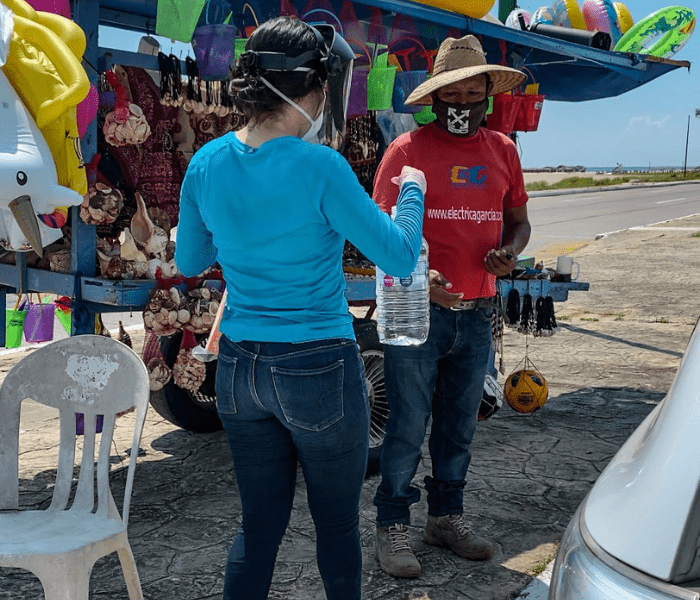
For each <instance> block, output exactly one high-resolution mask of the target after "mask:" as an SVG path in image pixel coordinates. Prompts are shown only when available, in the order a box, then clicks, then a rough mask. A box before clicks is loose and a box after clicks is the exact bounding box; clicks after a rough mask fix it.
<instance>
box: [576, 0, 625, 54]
mask: <svg viewBox="0 0 700 600" xmlns="http://www.w3.org/2000/svg"><path fill="white" fill-rule="evenodd" d="M581 11H582V12H583V19H584V21H585V22H586V29H588V31H605V32H607V33H609V34H610V37H612V43H613V46H614V45H615V44H617V42H618V41H619V40H620V38H621V37H622V29H621V28H620V22H619V21H618V18H617V12H615V7H614V6H613V2H612V0H585V2H584V3H583V7H582V9H581Z"/></svg>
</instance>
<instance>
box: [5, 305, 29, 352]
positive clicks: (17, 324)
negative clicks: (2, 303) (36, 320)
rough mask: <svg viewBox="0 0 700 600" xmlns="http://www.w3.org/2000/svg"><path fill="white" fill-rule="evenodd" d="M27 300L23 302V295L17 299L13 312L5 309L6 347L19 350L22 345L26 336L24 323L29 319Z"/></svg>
mask: <svg viewBox="0 0 700 600" xmlns="http://www.w3.org/2000/svg"><path fill="white" fill-rule="evenodd" d="M26 304H27V299H26V298H25V299H24V300H22V295H21V294H20V295H19V296H18V297H17V302H16V303H15V307H14V309H12V310H9V309H5V347H6V348H19V347H20V346H21V345H22V335H23V334H24V321H25V319H26V317H27V310H26Z"/></svg>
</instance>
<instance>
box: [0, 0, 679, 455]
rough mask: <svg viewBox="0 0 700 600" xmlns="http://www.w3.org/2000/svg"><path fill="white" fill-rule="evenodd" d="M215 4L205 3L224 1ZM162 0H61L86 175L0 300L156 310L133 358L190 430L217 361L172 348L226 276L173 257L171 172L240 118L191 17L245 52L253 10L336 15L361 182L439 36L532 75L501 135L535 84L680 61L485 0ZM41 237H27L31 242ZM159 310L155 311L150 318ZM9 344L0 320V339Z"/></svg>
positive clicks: (199, 328) (15, 257) (370, 344)
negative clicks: (463, 8) (564, 33)
mask: <svg viewBox="0 0 700 600" xmlns="http://www.w3.org/2000/svg"><path fill="white" fill-rule="evenodd" d="M3 1H5V3H6V4H7V5H8V6H10V7H11V8H14V9H16V10H20V9H21V6H22V5H23V4H24V3H23V2H21V0H3ZM210 2H211V5H212V6H214V5H221V4H222V3H221V2H218V3H217V2H212V0H210ZM67 4H68V3H66V5H67ZM165 4H169V5H172V4H176V3H174V2H169V3H162V4H161V5H159V3H158V1H157V0H100V1H99V2H96V1H94V0H73V1H72V2H70V7H69V8H68V9H67V10H69V11H70V12H71V16H72V21H73V22H74V23H76V24H77V25H78V26H79V27H80V28H81V29H82V31H83V32H85V37H86V42H87V44H86V47H85V48H84V52H82V51H80V52H79V54H80V58H82V61H80V62H81V64H82V68H83V70H84V72H83V73H82V74H81V79H80V83H81V86H82V87H81V88H80V89H81V90H82V94H83V95H82V97H81V98H80V103H82V102H83V101H86V102H87V101H88V98H90V100H89V102H90V103H91V104H90V106H93V107H94V113H93V114H92V118H91V119H90V120H89V121H88V120H87V117H85V119H86V121H85V123H82V125H83V127H82V128H81V129H82V131H80V132H79V133H80V143H79V146H76V147H77V149H78V152H77V154H78V156H79V157H81V158H84V161H85V163H86V168H85V173H84V174H83V175H84V177H85V182H84V186H83V187H84V188H85V189H82V188H81V186H78V185H74V186H73V187H74V188H77V192H76V193H75V196H76V197H72V198H71V199H70V202H69V201H68V200H66V201H65V202H64V203H63V204H58V205H50V206H48V205H47V207H46V208H45V209H43V210H42V211H41V212H42V213H50V214H47V215H46V216H47V217H50V216H51V215H54V217H55V215H56V212H57V211H58V208H56V207H57V206H58V207H62V206H64V205H65V206H68V208H67V209H65V213H66V214H65V215H64V218H63V222H61V223H56V222H54V223H53V224H52V223H49V225H48V226H47V227H49V230H50V231H49V233H50V234H51V235H52V239H51V240H50V243H47V244H46V245H45V246H46V247H45V248H42V249H44V250H45V251H44V252H43V254H44V256H43V257H41V259H38V254H39V253H38V252H37V253H33V252H25V251H22V250H26V248H14V247H8V246H7V245H6V246H5V247H6V249H7V250H8V252H6V253H5V256H3V257H2V264H0V299H2V300H3V301H6V294H8V293H9V294H27V293H31V292H36V293H39V292H40V293H42V294H45V293H50V294H56V295H58V296H65V297H68V298H70V299H71V332H72V334H73V335H75V334H84V333H92V332H94V331H95V322H96V315H99V314H100V313H107V312H124V311H146V312H145V315H146V314H150V315H152V318H151V317H149V318H146V316H145V321H146V322H147V323H148V325H147V329H149V330H151V331H152V332H153V333H154V337H153V339H155V340H158V338H157V337H155V336H160V343H151V344H150V345H148V344H147V346H148V347H147V348H146V349H145V352H146V353H150V355H148V356H145V357H144V359H145V360H147V361H148V362H150V360H152V359H157V361H160V362H156V363H154V364H153V365H152V371H153V372H154V373H155V375H154V380H156V382H155V384H154V393H155V397H154V400H153V403H154V406H155V407H156V409H157V410H159V412H161V414H164V416H166V418H168V419H170V420H171V421H172V422H174V423H176V424H178V425H181V426H183V427H187V428H191V429H195V430H200V431H204V430H210V429H212V428H217V427H218V426H219V424H218V418H217V417H216V414H215V412H213V411H212V398H213V373H214V369H215V367H214V366H213V365H214V364H215V363H209V364H207V365H206V366H205V365H200V366H198V365H196V364H194V365H193V366H192V368H191V369H189V370H188V369H187V368H185V372H184V375H181V378H180V382H181V383H183V382H184V383H183V386H182V387H181V386H177V385H175V384H174V383H173V381H172V380H171V379H170V377H171V376H172V373H171V372H168V370H169V369H171V368H172V367H173V366H174V364H175V363H176V362H177V361H178V360H179V356H180V355H181V352H180V351H181V350H182V349H184V350H191V348H192V347H193V346H196V345H197V344H198V343H200V341H201V340H202V338H203V337H206V334H207V332H208V331H209V329H210V328H211V324H212V321H213V317H214V316H215V314H216V307H218V305H219V303H220V300H221V293H222V291H223V287H222V282H221V281H220V275H219V274H218V273H217V272H216V271H215V270H213V271H211V272H208V273H205V274H202V276H201V277H200V278H198V279H197V280H196V281H191V280H190V281H187V280H185V279H184V278H182V277H181V276H179V274H178V273H177V267H176V266H175V265H174V263H173V262H172V255H173V243H175V242H174V241H173V240H171V239H170V238H171V237H173V236H171V235H170V231H171V230H172V229H173V228H174V227H175V226H176V224H177V208H178V198H179V183H180V181H181V180H182V176H183V174H184V171H185V169H186V166H187V161H188V157H189V156H191V154H192V153H193V152H195V151H196V150H197V149H198V148H199V147H201V145H203V144H204V143H205V142H206V141H208V140H209V139H212V137H216V136H219V135H222V134H223V133H226V132H227V131H231V130H234V129H236V128H237V127H239V126H241V125H242V122H241V121H240V118H239V116H238V115H236V114H235V113H234V112H233V111H232V110H231V108H230V102H229V101H228V100H227V97H226V86H225V85H224V84H222V80H223V79H225V77H226V73H227V68H228V64H226V65H225V66H226V69H224V71H223V72H216V70H215V68H214V64H213V60H212V61H211V62H209V58H210V57H209V56H208V55H207V54H206V52H205V50H204V46H205V41H206V43H213V41H212V39H208V40H205V38H204V37H202V36H204V34H205V32H204V31H203V29H200V30H199V32H200V33H199V35H200V37H199V38H197V36H196V35H195V30H197V28H198V27H200V28H206V27H214V26H216V27H218V28H219V29H216V31H219V32H223V33H221V35H224V34H225V35H226V36H229V37H228V38H226V39H228V40H229V42H228V45H229V50H231V51H232V52H234V51H235V49H236V48H238V49H239V50H238V51H240V48H241V46H240V42H241V40H243V41H245V37H246V35H249V34H250V32H251V31H252V30H253V29H254V27H255V25H256V24H257V22H260V21H263V20H265V19H267V18H270V17H272V16H275V15H278V14H295V15H297V16H299V17H300V18H304V19H306V20H308V21H309V22H326V23H330V24H332V25H334V26H336V27H337V29H339V30H340V32H341V33H343V35H344V36H345V37H346V39H348V41H350V42H351V44H352V45H353V47H354V48H355V50H356V53H357V57H358V58H357V60H356V67H355V73H354V76H353V90H351V94H356V95H357V96H356V98H355V99H354V100H355V101H354V102H353V99H352V98H351V105H350V106H351V111H352V114H351V115H349V116H350V117H351V118H350V119H349V120H348V130H347V133H346V138H345V145H344V146H343V147H342V148H339V150H340V151H342V152H343V153H344V155H345V157H346V158H347V160H348V161H349V162H350V164H351V165H352V166H353V169H354V170H355V172H356V174H357V176H358V179H359V180H360V182H361V183H362V184H363V185H365V187H366V188H367V189H369V188H370V187H371V182H372V177H373V175H374V170H375V169H376V166H377V164H378V161H379V159H380V158H381V153H382V150H383V148H384V147H386V145H387V144H388V143H389V142H390V141H391V139H393V137H396V135H398V134H399V133H401V132H402V131H405V130H407V129H409V128H412V127H416V126H417V125H418V124H422V123H425V122H428V121H429V120H430V118H431V114H430V112H431V111H430V110H421V111H420V112H413V111H411V112H408V111H407V109H406V108H405V107H403V105H402V103H401V102H400V101H398V102H396V97H399V98H400V97H401V94H407V93H410V90H411V89H412V87H415V86H416V85H417V84H418V83H420V81H422V80H424V79H425V78H426V77H427V76H428V74H429V71H430V67H431V63H432V58H433V57H434V54H435V53H436V51H437V47H438V46H439V43H440V41H441V40H442V39H444V38H445V37H446V36H448V35H452V36H456V37H460V36H462V35H464V34H466V33H472V34H474V35H477V36H479V37H480V39H481V40H482V44H483V46H484V49H485V50H486V51H487V53H488V56H489V57H494V59H495V60H497V61H498V62H500V63H501V64H507V65H509V66H513V67H516V68H520V69H524V70H525V71H526V72H527V73H528V77H529V79H528V82H527V86H525V88H524V89H523V91H522V93H521V94H520V95H521V96H522V98H521V99H520V100H521V103H522V105H523V106H525V104H528V105H529V106H530V107H531V108H530V111H531V114H530V115H529V117H530V120H529V121H528V120H526V122H524V124H521V125H520V126H517V125H516V124H515V123H516V122H513V123H511V125H510V129H508V130H507V131H505V132H506V133H510V132H511V131H533V130H536V128H537V120H538V119H539V115H540V111H541V109H542V99H543V98H546V99H547V100H546V101H552V100H554V101H557V100H558V101H581V100H589V99H593V98H603V97H609V96H614V95H618V94H620V93H623V92H625V91H628V90H630V89H633V88H635V87H638V86H640V85H643V84H644V83H647V82H648V81H651V80H653V79H654V78H656V77H659V76H660V75H663V74H664V73H667V72H669V71H671V70H673V69H676V68H679V67H689V63H686V62H682V61H674V60H670V59H667V58H658V57H655V56H651V55H646V54H642V53H626V54H625V53H619V52H612V51H608V50H602V49H597V48H593V47H589V46H585V45H581V44H578V43H574V42H570V41H566V40H562V39H556V38H553V37H548V36H546V35H540V34H537V33H534V32H531V31H526V30H517V29H513V28H507V27H504V26H503V25H501V24H497V23H494V22H492V21H490V20H488V19H485V18H480V17H484V16H485V12H484V11H483V7H482V6H481V5H482V4H483V2H481V3H479V2H476V3H474V4H477V5H479V6H480V7H481V8H480V9H479V10H480V11H481V14H480V15H477V14H476V13H474V12H473V11H471V12H472V14H471V16H470V15H468V14H460V13H458V12H454V11H451V10H444V9H443V8H438V7H436V6H430V5H429V4H427V3H418V2H413V1H411V0H355V1H351V0H283V1H282V2H280V1H278V0H274V1H273V0H248V1H246V2H242V1H234V2H231V3H225V4H226V5H227V6H230V9H231V10H230V11H228V14H227V13H226V12H224V13H222V14H221V15H220V16H218V17H217V16H214V15H213V14H212V13H213V11H212V12H206V13H202V8H203V7H204V5H205V4H206V3H205V2H199V3H197V2H191V3H187V2H186V3H184V4H187V5H188V6H189V8H190V9H192V7H194V6H199V13H198V14H197V13H195V14H194V17H192V16H191V15H190V19H189V21H188V22H185V19H184V17H183V18H182V19H181V20H180V21H178V22H177V23H175V24H173V23H170V24H168V25H167V26H166V24H165V22H164V16H163V13H162V10H163V6H164V5H165ZM184 4H183V6H184ZM467 4H468V5H469V3H467ZM487 4H489V3H488V2H487ZM491 5H492V3H491ZM208 7H209V6H208ZM489 8H490V6H489ZM489 8H486V12H487V11H488V10H489ZM159 11H160V13H159ZM477 12H478V11H477ZM42 14H44V13H39V15H42ZM203 14H204V15H205V16H204V17H203V16H202V15H203ZM222 17H223V18H222ZM39 18H40V19H41V18H43V17H39ZM202 19H204V20H202ZM30 20H31V19H30ZM19 22H22V21H21V20H20V21H19ZM101 25H108V26H112V27H117V28H120V29H127V30H132V31H137V32H141V33H142V34H143V35H144V36H145V37H144V39H143V40H142V42H143V43H144V47H143V48H140V51H139V52H128V51H125V50H123V49H115V48H106V47H103V46H102V45H101V43H100V38H99V28H100V26H101ZM168 27H170V29H169V28H168ZM222 27H223V28H226V29H221V28H222ZM178 28H179V29H178ZM207 31H209V30H207ZM154 33H159V34H162V35H166V37H173V38H177V39H180V40H181V41H190V40H191V39H195V46H196V48H195V56H197V58H198V60H193V59H192V58H186V59H184V60H183V59H182V58H181V57H176V56H173V55H168V56H166V55H165V54H164V53H162V52H159V51H158V48H157V41H156V40H154V39H153V38H152V37H151V34H154ZM178 36H179V37H178ZM188 36H189V37H188ZM197 39H199V42H197ZM231 42H233V46H231ZM154 43H155V44H154ZM149 44H150V47H149ZM78 50H82V49H80V48H78V49H77V50H76V51H78ZM76 56H77V54H76ZM76 77H77V75H76ZM411 86H412V87H411ZM382 92H383V94H382ZM530 100H536V102H529V101H530ZM392 101H393V102H392ZM76 104H78V102H76V103H74V104H73V107H75V105H76ZM84 108H85V106H84V105H83V109H84ZM78 114H79V115H80V114H81V113H80V111H78ZM83 114H84V113H83ZM493 114H494V116H492V117H490V119H491V126H492V127H493V128H498V129H501V127H500V126H496V125H494V124H495V123H496V120H497V116H498V114H499V113H498V106H497V104H496V103H495V104H494V113H493ZM533 117H534V121H533ZM76 125H81V123H77V122H76ZM501 130H502V131H503V129H501ZM76 135H77V134H76ZM74 137H75V136H74ZM75 139H77V137H75ZM12 176H13V177H14V173H13V175H12ZM62 185H64V186H65V185H67V183H62ZM81 201H82V204H81ZM54 209H55V210H54ZM50 211H54V212H52V213H51V212H50ZM47 222H48V221H47ZM42 231H43V230H42ZM55 232H61V233H62V234H63V237H62V238H61V236H60V234H59V235H58V239H57V236H56V235H55ZM28 237H30V236H28ZM30 242H31V240H30ZM37 244H38V242H36V241H34V242H33V243H32V245H33V247H34V246H37ZM41 246H44V244H43V243H42V244H41ZM363 258H364V257H362V256H358V255H357V253H356V251H355V250H354V249H353V248H346V255H345V266H346V278H347V298H348V300H349V301H350V303H351V304H353V305H355V306H364V307H366V308H367V315H366V316H365V318H364V319H358V320H357V327H356V330H357V333H358V340H359V343H360V346H361V348H362V350H363V357H364V358H365V363H366V367H367V373H368V375H367V376H368V381H369V382H370V384H371V385H370V387H371V388H372V393H373V394H375V395H376V398H374V396H373V399H376V402H377V406H378V407H379V408H381V407H380V404H381V399H380V395H381V389H380V387H381V377H382V373H381V364H380V359H381V356H380V352H381V347H380V346H379V344H378V342H377V340H376V332H375V331H374V329H373V327H372V326H371V322H370V320H369V317H370V316H371V311H372V307H373V299H374V280H373V277H372V273H373V271H372V265H368V264H366V262H365V261H364V260H363ZM530 266H533V265H530ZM531 285H532V284H531V282H530V281H529V280H517V279H515V280H509V281H504V282H501V287H502V294H503V296H504V297H505V296H506V295H507V294H508V292H509V290H510V289H514V288H515V289H519V290H520V291H521V293H523V294H525V293H526V292H527V291H529V289H530V286H531ZM537 286H538V290H539V294H540V296H541V297H543V298H544V297H548V298H551V299H553V301H565V300H566V298H567V295H568V292H569V291H572V290H585V289H587V287H588V284H586V283H584V282H555V281H551V280H550V279H540V281H539V282H538V284H537ZM205 296H206V298H205ZM163 310H165V312H162V311H163ZM148 311H150V313H149V312H148ZM166 313H167V314H166ZM157 314H162V315H166V316H164V317H163V318H162V319H160V320H158V319H157V318H156V316H157ZM173 314H175V317H174V318H173V317H172V315H173ZM167 315H169V316H167ZM156 322H157V326H156V325H154V323H156ZM193 340H194V341H193ZM4 343H5V337H4V332H2V333H0V345H4ZM189 362H190V363H191V361H189ZM156 370H158V372H156ZM373 377H375V378H376V379H375V380H373V379H372V378H373ZM159 386H160V387H159ZM382 418H385V415H384V416H383V417H382V416H381V415H378V416H377V419H378V420H377V422H376V423H374V426H376V432H375V433H376V438H377V439H375V442H376V444H379V445H380V444H381V439H380V437H381V435H382V432H381V428H382V425H383V423H382V421H381V419H382Z"/></svg>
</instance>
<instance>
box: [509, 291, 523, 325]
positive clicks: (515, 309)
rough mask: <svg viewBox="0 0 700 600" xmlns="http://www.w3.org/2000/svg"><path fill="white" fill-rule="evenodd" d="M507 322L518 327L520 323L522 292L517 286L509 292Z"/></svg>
mask: <svg viewBox="0 0 700 600" xmlns="http://www.w3.org/2000/svg"><path fill="white" fill-rule="evenodd" d="M506 323H507V325H508V327H513V328H515V327H517V326H518V323H520V293H519V292H518V290H517V289H516V288H514V287H513V288H511V290H510V291H509V292H508V300H507V304H506Z"/></svg>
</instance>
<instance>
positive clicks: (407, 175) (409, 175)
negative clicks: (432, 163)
mask: <svg viewBox="0 0 700 600" xmlns="http://www.w3.org/2000/svg"><path fill="white" fill-rule="evenodd" d="M391 182H392V183H395V184H396V185H398V186H399V189H400V188H401V187H402V186H403V184H404V183H407V182H412V183H417V184H418V186H419V187H420V189H421V191H422V192H423V195H425V192H426V191H427V190H428V182H427V181H426V180H425V174H424V173H423V171H421V170H420V169H414V168H413V167H409V166H408V165H404V166H403V168H402V169H401V174H400V175H399V176H398V177H392V178H391Z"/></svg>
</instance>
